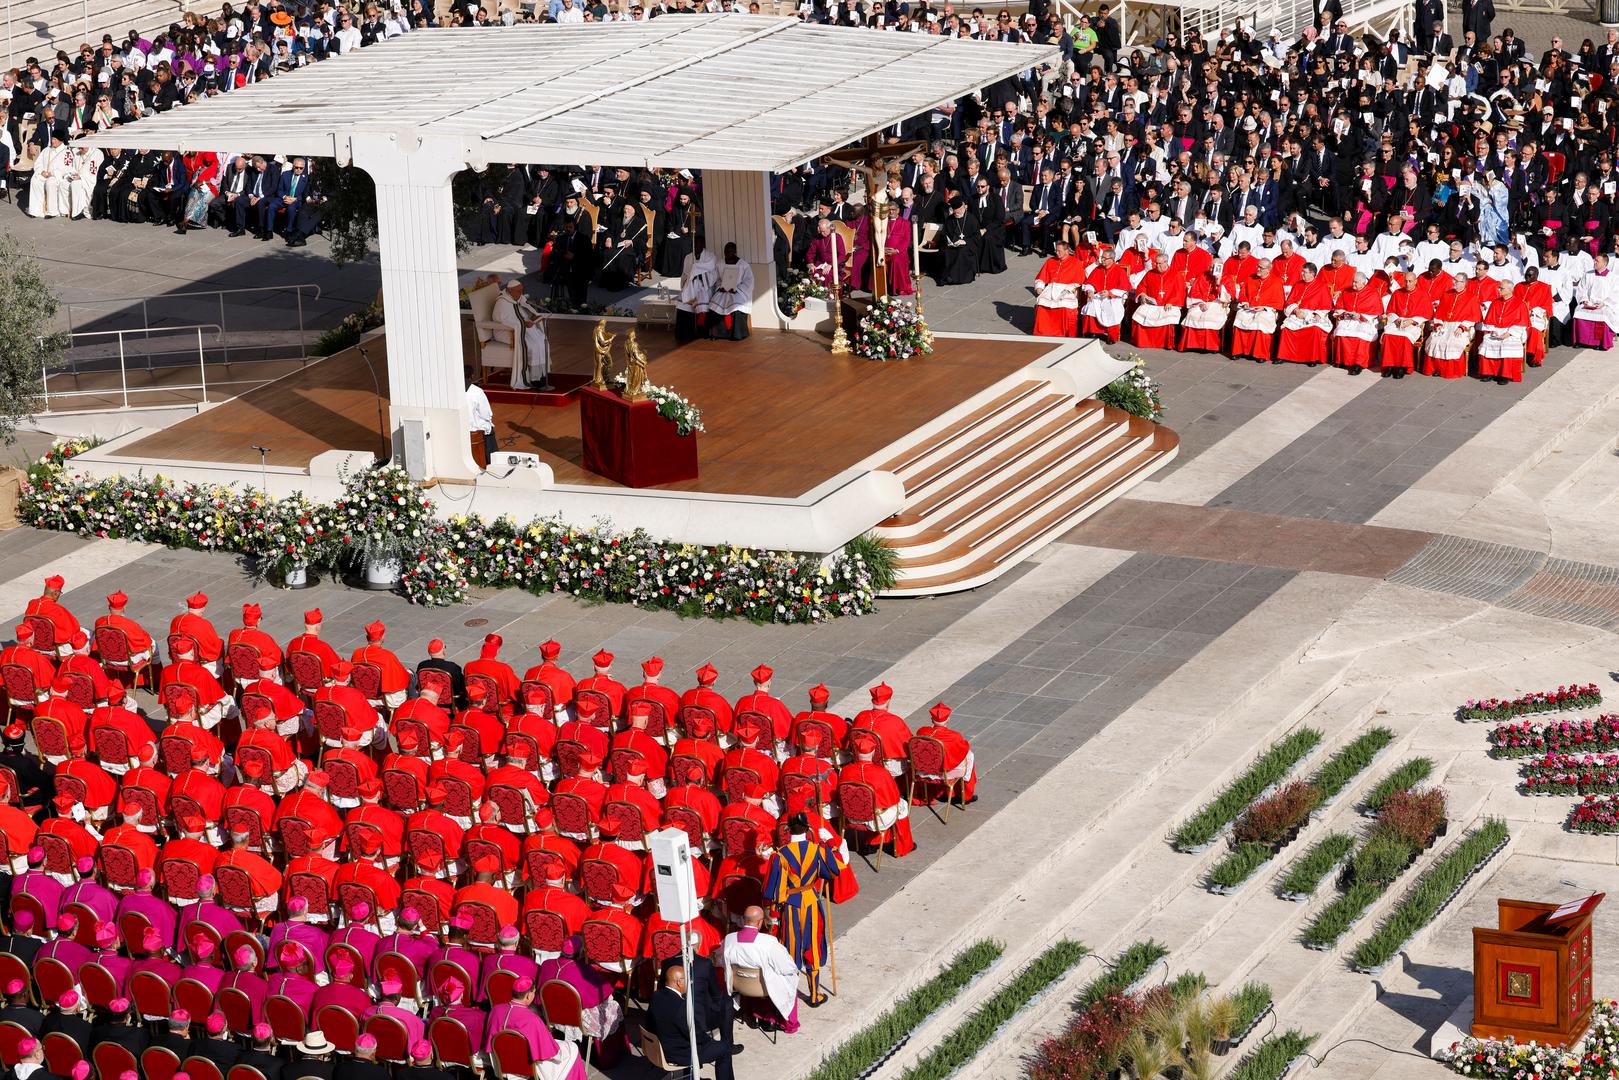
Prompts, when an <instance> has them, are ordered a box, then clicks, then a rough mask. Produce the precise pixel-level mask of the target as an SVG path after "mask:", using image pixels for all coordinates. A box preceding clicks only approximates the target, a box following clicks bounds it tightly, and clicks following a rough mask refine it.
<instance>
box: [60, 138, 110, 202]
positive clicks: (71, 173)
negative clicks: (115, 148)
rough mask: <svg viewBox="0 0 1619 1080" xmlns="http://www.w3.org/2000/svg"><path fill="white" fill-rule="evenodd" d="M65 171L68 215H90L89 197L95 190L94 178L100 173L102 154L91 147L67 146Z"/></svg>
mask: <svg viewBox="0 0 1619 1080" xmlns="http://www.w3.org/2000/svg"><path fill="white" fill-rule="evenodd" d="M67 153H68V157H69V159H70V160H69V163H68V169H67V203H68V215H69V216H70V217H74V218H82V217H88V216H89V215H90V196H91V195H92V194H94V192H95V189H96V176H97V174H98V173H100V172H101V159H102V153H101V151H100V150H97V149H96V148H95V147H93V146H69V147H68V148H67Z"/></svg>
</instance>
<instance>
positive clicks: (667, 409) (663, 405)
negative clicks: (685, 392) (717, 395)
mask: <svg viewBox="0 0 1619 1080" xmlns="http://www.w3.org/2000/svg"><path fill="white" fill-rule="evenodd" d="M609 383H610V384H611V385H612V387H613V389H614V390H617V391H618V392H619V393H623V392H624V387H625V385H626V384H625V381H624V376H622V375H614V376H613V377H612V379H610V380H609ZM645 389H646V396H647V398H648V399H649V400H650V401H651V402H652V403H653V404H654V405H656V406H657V407H658V415H659V416H661V417H663V418H664V419H665V420H673V421H674V422H675V433H676V434H678V435H690V434H691V433H692V432H694V431H707V430H708V429H707V428H705V427H703V411H702V410H701V409H699V408H698V407H697V406H695V405H693V404H692V403H691V402H689V401H687V400H686V399H685V398H683V397H681V396H680V395H679V394H677V393H675V392H674V391H673V390H671V389H669V388H668V387H667V386H658V385H656V384H655V383H647V384H646V387H645Z"/></svg>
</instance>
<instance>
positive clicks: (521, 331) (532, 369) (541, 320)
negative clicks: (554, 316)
mask: <svg viewBox="0 0 1619 1080" xmlns="http://www.w3.org/2000/svg"><path fill="white" fill-rule="evenodd" d="M492 317H493V318H494V321H495V322H497V323H499V324H500V325H502V326H504V327H505V328H506V329H507V330H508V331H510V333H511V335H512V341H513V342H515V343H516V345H515V346H514V348H513V351H514V352H516V353H517V354H518V355H517V356H516V357H515V358H514V359H513V361H512V389H513V390H549V389H551V381H550V380H551V343H550V340H549V339H548V338H547V337H546V333H545V316H544V315H543V314H541V313H540V312H538V311H536V310H535V309H534V307H533V305H532V304H530V303H529V302H528V300H527V299H525V298H524V296H523V283H522V282H521V281H520V280H518V279H517V278H512V279H511V280H510V281H508V282H506V288H505V290H504V291H503V292H502V293H501V294H500V295H499V296H497V297H496V298H495V309H494V312H493V313H492Z"/></svg>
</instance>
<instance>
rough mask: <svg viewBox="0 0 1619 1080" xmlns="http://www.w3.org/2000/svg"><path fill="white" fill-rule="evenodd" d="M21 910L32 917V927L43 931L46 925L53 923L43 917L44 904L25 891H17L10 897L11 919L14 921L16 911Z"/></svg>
mask: <svg viewBox="0 0 1619 1080" xmlns="http://www.w3.org/2000/svg"><path fill="white" fill-rule="evenodd" d="M23 911H26V912H28V914H30V915H32V916H33V917H34V928H35V929H36V930H39V931H41V932H43V931H44V930H45V928H46V927H50V926H53V925H54V923H52V922H51V920H49V919H47V918H46V917H45V905H44V904H42V903H40V902H39V898H38V897H35V896H30V895H28V894H27V893H17V894H16V895H15V896H13V897H12V898H11V918H12V920H13V921H14V922H15V921H16V918H17V915H18V913H19V912H23Z"/></svg>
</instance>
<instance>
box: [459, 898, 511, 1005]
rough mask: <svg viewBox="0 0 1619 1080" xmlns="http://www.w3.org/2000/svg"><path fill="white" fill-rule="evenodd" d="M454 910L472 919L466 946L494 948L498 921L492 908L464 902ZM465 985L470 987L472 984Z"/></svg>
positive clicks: (498, 930)
mask: <svg viewBox="0 0 1619 1080" xmlns="http://www.w3.org/2000/svg"><path fill="white" fill-rule="evenodd" d="M455 910H456V912H461V913H465V914H467V915H470V916H471V917H472V926H471V927H469V928H468V930H467V944H468V945H470V946H471V947H472V948H474V949H493V948H494V947H495V945H496V942H497V940H498V939H499V937H500V919H499V918H498V917H496V915H495V909H494V908H492V907H490V906H489V905H488V904H481V903H477V902H466V903H463V904H462V905H461V906H460V907H458V908H456V909H455ZM466 985H468V986H471V985H472V983H470V982H469V983H467V984H466Z"/></svg>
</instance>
